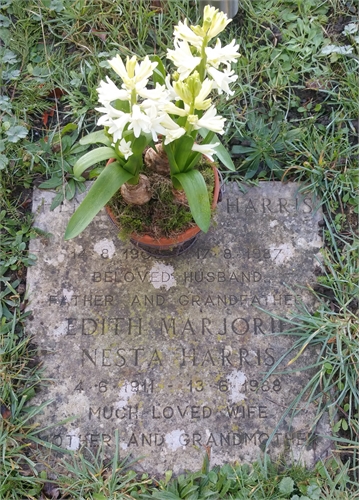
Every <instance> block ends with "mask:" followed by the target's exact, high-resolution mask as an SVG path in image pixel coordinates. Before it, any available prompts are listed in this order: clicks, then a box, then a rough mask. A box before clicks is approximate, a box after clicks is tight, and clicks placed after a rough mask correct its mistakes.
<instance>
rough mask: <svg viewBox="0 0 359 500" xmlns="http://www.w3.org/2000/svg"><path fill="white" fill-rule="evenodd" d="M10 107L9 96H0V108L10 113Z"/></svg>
mask: <svg viewBox="0 0 359 500" xmlns="http://www.w3.org/2000/svg"><path fill="white" fill-rule="evenodd" d="M11 108H12V105H11V101H10V97H8V96H7V95H1V96H0V110H1V111H5V113H10V111H11Z"/></svg>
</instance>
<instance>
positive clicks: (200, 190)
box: [173, 170, 211, 233]
mask: <svg viewBox="0 0 359 500" xmlns="http://www.w3.org/2000/svg"><path fill="white" fill-rule="evenodd" d="M173 177H174V178H175V179H176V180H177V181H178V182H179V183H180V184H181V186H182V187H183V189H184V192H185V193H186V196H187V200H188V204H189V208H190V210H191V214H192V217H193V219H194V221H195V223H196V224H197V226H199V228H200V229H201V230H202V231H203V232H204V233H206V232H207V231H208V229H209V226H210V223H211V207H210V204H209V197H208V191H207V186H206V183H205V181H204V179H203V176H202V174H201V173H200V172H198V170H190V171H188V172H183V173H181V174H176V175H174V176H173Z"/></svg>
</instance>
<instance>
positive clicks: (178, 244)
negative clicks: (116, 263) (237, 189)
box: [105, 166, 221, 257]
mask: <svg viewBox="0 0 359 500" xmlns="http://www.w3.org/2000/svg"><path fill="white" fill-rule="evenodd" d="M212 168H213V173H214V191H213V202H212V210H213V209H214V208H216V206H217V203H218V201H219V197H220V190H221V184H220V180H219V174H218V170H217V168H216V167H214V166H213V167H212ZM105 208H106V211H107V214H108V215H109V217H110V219H111V220H112V222H113V223H114V224H115V225H116V226H117V227H118V222H117V220H116V217H115V215H114V214H113V212H112V210H111V208H110V207H108V206H107V205H106V207H105ZM200 232H201V230H200V228H199V227H198V226H197V225H195V226H192V227H190V228H189V229H186V230H185V231H183V232H182V233H180V234H178V235H176V236H173V237H168V238H167V237H162V238H154V237H152V236H150V235H148V234H142V235H140V234H137V233H132V234H131V237H130V241H131V243H132V244H133V245H135V246H136V247H138V248H141V249H142V250H144V251H145V252H147V253H149V254H151V255H153V256H158V257H171V256H174V255H180V254H181V253H183V252H184V251H186V250H188V249H189V248H190V247H191V246H192V245H193V243H194V242H195V241H196V239H197V236H198V235H199V233H200Z"/></svg>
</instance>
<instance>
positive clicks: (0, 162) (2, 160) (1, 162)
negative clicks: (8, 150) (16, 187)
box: [0, 154, 9, 170]
mask: <svg viewBox="0 0 359 500" xmlns="http://www.w3.org/2000/svg"><path fill="white" fill-rule="evenodd" d="M8 163H9V158H7V156H5V155H1V154H0V170H4V168H6V166H7V165H8Z"/></svg>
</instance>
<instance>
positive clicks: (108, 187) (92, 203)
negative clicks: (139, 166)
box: [65, 161, 132, 240]
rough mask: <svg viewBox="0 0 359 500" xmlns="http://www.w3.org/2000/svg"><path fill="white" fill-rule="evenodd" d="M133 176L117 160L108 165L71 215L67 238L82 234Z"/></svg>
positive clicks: (66, 233)
mask: <svg viewBox="0 0 359 500" xmlns="http://www.w3.org/2000/svg"><path fill="white" fill-rule="evenodd" d="M131 178H132V174H130V173H129V172H127V171H126V170H124V169H123V168H122V167H121V166H120V165H119V163H118V162H117V161H115V162H113V163H110V164H109V165H107V167H106V168H105V169H104V170H103V171H102V172H101V174H100V176H99V177H98V179H97V180H96V181H95V182H94V183H93V185H92V186H91V189H90V191H89V192H88V193H87V195H86V197H85V199H84V200H83V202H82V203H81V205H80V206H79V207H78V209H77V210H76V212H75V213H74V214H73V216H72V217H71V219H70V221H69V223H68V226H67V229H66V232H65V240H69V239H71V238H74V237H75V236H77V235H78V234H80V233H81V232H82V231H83V230H84V229H85V228H86V227H87V226H88V225H89V224H90V222H91V221H92V220H93V218H94V217H95V216H96V215H97V214H98V212H99V211H100V210H101V208H103V207H104V206H105V205H106V203H107V202H108V201H109V200H110V199H111V198H112V196H113V195H114V194H115V193H116V191H118V189H120V187H121V186H122V184H124V183H125V182H127V181H129V180H130V179H131Z"/></svg>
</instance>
